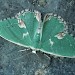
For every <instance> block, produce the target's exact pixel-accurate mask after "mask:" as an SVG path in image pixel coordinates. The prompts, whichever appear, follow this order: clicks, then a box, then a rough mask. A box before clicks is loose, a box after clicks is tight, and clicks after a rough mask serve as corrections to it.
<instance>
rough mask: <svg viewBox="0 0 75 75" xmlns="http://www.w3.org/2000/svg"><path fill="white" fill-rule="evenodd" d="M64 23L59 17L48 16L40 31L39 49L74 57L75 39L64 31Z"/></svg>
mask: <svg viewBox="0 0 75 75" xmlns="http://www.w3.org/2000/svg"><path fill="white" fill-rule="evenodd" d="M64 28H65V23H64V22H62V21H61V20H60V19H59V18H57V17H54V16H49V18H48V19H47V20H46V21H45V23H44V27H43V32H42V45H41V50H42V51H44V52H46V53H50V54H53V55H58V56H66V57H74V56H75V40H74V38H73V37H72V36H70V35H69V34H67V33H64V31H65V29H66V28H65V29H64Z"/></svg>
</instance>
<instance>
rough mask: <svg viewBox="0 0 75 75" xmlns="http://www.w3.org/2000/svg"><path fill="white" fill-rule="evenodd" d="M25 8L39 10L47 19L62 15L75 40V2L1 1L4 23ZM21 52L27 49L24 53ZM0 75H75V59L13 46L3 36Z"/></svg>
mask: <svg viewBox="0 0 75 75" xmlns="http://www.w3.org/2000/svg"><path fill="white" fill-rule="evenodd" d="M25 9H33V10H38V11H40V12H41V13H42V16H44V15H45V14H46V13H48V12H51V13H55V14H58V15H60V16H61V17H62V18H63V19H64V20H65V21H66V22H67V25H68V32H69V34H72V35H73V37H75V0H0V20H1V19H4V18H9V17H13V16H15V15H16V14H17V13H18V12H21V11H22V10H25ZM20 50H25V51H22V52H20ZM0 75H75V58H66V57H65V58H63V57H57V56H53V55H49V54H45V53H43V52H41V51H39V52H37V54H34V53H32V52H31V49H28V48H25V47H21V46H18V45H15V44H13V43H10V42H8V41H6V40H4V39H3V38H1V37H0Z"/></svg>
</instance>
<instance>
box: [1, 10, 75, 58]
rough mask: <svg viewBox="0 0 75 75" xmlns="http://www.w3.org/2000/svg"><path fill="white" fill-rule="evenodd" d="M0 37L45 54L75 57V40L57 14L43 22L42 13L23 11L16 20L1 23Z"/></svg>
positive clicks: (48, 15)
mask: <svg viewBox="0 0 75 75" xmlns="http://www.w3.org/2000/svg"><path fill="white" fill-rule="evenodd" d="M0 36H1V37H2V38H4V39H6V40H8V41H10V42H13V43H15V44H18V45H21V46H24V47H29V48H31V49H34V50H40V51H43V52H45V53H49V54H53V55H57V56H63V57H74V56H75V40H74V38H73V37H72V36H70V35H69V34H68V32H67V25H66V22H65V21H64V20H63V19H62V18H61V17H60V16H57V15H56V14H52V13H48V14H46V15H45V16H44V19H43V21H42V20H41V13H40V12H38V11H35V10H34V11H29V10H25V11H22V12H21V13H18V14H17V15H16V16H15V17H14V18H11V19H9V18H8V19H6V20H3V21H0Z"/></svg>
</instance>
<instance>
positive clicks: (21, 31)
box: [0, 12, 38, 47]
mask: <svg viewBox="0 0 75 75" xmlns="http://www.w3.org/2000/svg"><path fill="white" fill-rule="evenodd" d="M34 16H35V15H34V13H31V12H24V13H20V14H18V16H16V18H11V19H7V20H3V21H0V36H1V37H3V38H4V39H6V40H8V41H11V42H13V43H15V44H18V45H22V46H25V47H26V46H32V44H33V43H32V37H33V35H34V31H35V30H36V26H38V21H37V20H36V18H35V17H34ZM34 29H35V30H34Z"/></svg>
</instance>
